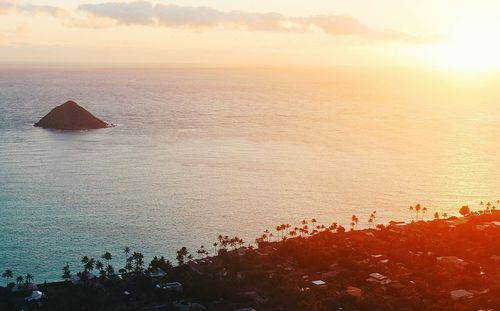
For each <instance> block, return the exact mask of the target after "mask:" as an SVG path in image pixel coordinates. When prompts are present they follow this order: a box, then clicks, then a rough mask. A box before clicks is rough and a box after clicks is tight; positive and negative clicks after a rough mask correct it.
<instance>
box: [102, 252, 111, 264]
mask: <svg viewBox="0 0 500 311" xmlns="http://www.w3.org/2000/svg"><path fill="white" fill-rule="evenodd" d="M101 258H102V259H104V260H106V262H109V261H111V259H113V255H111V253H110V252H105V253H104V254H103V255H102V256H101Z"/></svg>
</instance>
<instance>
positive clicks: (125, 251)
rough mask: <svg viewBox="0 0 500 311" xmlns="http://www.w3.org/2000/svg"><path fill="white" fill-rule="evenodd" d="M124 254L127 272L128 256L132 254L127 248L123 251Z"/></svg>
mask: <svg viewBox="0 0 500 311" xmlns="http://www.w3.org/2000/svg"><path fill="white" fill-rule="evenodd" d="M123 252H124V253H125V270H127V268H126V266H127V261H128V254H130V247H128V246H125V248H124V249H123Z"/></svg>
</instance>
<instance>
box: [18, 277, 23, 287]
mask: <svg viewBox="0 0 500 311" xmlns="http://www.w3.org/2000/svg"><path fill="white" fill-rule="evenodd" d="M16 281H17V285H18V286H19V287H20V286H21V285H22V284H23V281H24V278H23V276H22V275H20V276H18V277H17V279H16Z"/></svg>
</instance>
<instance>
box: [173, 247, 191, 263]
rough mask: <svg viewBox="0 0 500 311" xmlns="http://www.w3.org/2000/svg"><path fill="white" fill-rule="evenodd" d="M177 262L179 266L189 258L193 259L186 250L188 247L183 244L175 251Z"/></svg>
mask: <svg viewBox="0 0 500 311" xmlns="http://www.w3.org/2000/svg"><path fill="white" fill-rule="evenodd" d="M176 259H177V263H178V264H179V266H183V265H185V264H186V263H187V262H188V261H189V260H192V259H193V255H191V254H190V253H189V251H188V249H187V248H186V247H185V246H183V247H181V249H179V250H178V251H177V257H176Z"/></svg>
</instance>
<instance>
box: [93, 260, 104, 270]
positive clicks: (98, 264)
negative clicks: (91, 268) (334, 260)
mask: <svg viewBox="0 0 500 311" xmlns="http://www.w3.org/2000/svg"><path fill="white" fill-rule="evenodd" d="M95 268H96V269H97V270H103V268H104V264H103V263H102V262H101V261H100V260H98V261H97V262H96V263H95Z"/></svg>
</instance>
